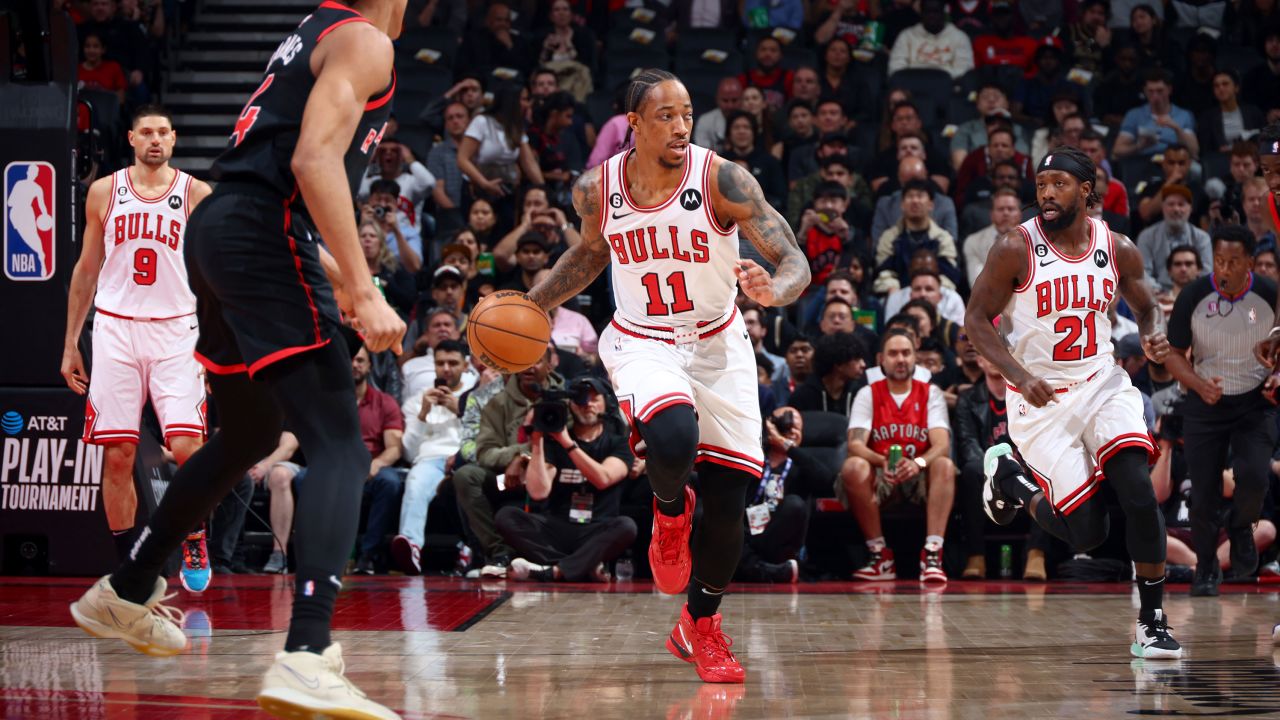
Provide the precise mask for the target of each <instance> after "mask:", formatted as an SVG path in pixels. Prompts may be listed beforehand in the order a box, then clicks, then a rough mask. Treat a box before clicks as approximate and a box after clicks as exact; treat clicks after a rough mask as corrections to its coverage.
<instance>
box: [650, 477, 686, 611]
mask: <svg viewBox="0 0 1280 720" xmlns="http://www.w3.org/2000/svg"><path fill="white" fill-rule="evenodd" d="M695 502H697V498H696V497H695V496H694V494H693V488H691V487H689V486H688V485H686V486H685V487H684V512H683V513H681V514H680V515H677V516H676V517H671V516H669V515H663V514H662V513H661V512H659V511H658V499H657V498H654V499H653V537H652V538H650V539H649V568H650V569H651V570H652V571H653V584H654V585H655V586H656V587H657V588H658V590H659V591H661V592H664V593H666V594H668V595H675V594H676V593H682V592H684V589H685V588H686V587H688V586H689V573H690V572H692V571H693V557H692V555H691V554H690V553H689V531H690V530H692V529H693V506H694V503H695Z"/></svg>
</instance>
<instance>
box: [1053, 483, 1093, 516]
mask: <svg viewBox="0 0 1280 720" xmlns="http://www.w3.org/2000/svg"><path fill="white" fill-rule="evenodd" d="M1080 487H1081V489H1084V488H1088V489H1089V491H1088V492H1086V493H1085V494H1084V495H1081V496H1079V497H1077V498H1076V499H1075V500H1073V501H1071V503H1070V504H1067V503H1063V504H1062V505H1061V506H1056V505H1055V506H1054V507H1057V508H1058V512H1059V513H1061V514H1062V516H1063V517H1066V516H1068V515H1070V514H1071V513H1073V512H1075V511H1076V510H1079V509H1080V508H1082V507H1084V504H1085V502H1086V501H1087V500H1088V499H1089V498H1091V497H1093V496H1094V495H1095V494H1096V493H1097V492H1098V489H1099V488H1101V487H1102V483H1101V482H1099V480H1098V476H1097V475H1094V476H1093V478H1091V479H1090V481H1089V482H1087V483H1085V484H1084V485H1081V486H1080Z"/></svg>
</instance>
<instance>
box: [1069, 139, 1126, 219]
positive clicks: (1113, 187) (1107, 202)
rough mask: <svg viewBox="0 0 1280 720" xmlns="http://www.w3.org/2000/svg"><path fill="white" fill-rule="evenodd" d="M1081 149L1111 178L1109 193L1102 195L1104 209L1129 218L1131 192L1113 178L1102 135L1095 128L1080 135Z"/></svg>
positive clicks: (1108, 186) (1108, 187)
mask: <svg viewBox="0 0 1280 720" xmlns="http://www.w3.org/2000/svg"><path fill="white" fill-rule="evenodd" d="M1080 149H1081V150H1082V151H1084V154H1085V155H1088V156H1089V159H1090V160H1092V161H1093V164H1094V165H1095V166H1096V167H1100V168H1106V170H1107V177H1110V178H1111V181H1110V183H1108V185H1107V191H1106V192H1104V193H1099V194H1100V195H1102V209H1103V210H1104V211H1106V212H1112V213H1115V214H1117V215H1121V216H1124V217H1128V216H1129V191H1128V190H1125V187H1124V183H1122V182H1120V181H1119V180H1116V179H1115V178H1114V177H1112V176H1111V163H1109V162H1107V148H1106V145H1105V141H1104V140H1103V137H1102V135H1101V134H1099V133H1098V131H1097V130H1094V129H1093V128H1085V130H1084V132H1082V133H1080Z"/></svg>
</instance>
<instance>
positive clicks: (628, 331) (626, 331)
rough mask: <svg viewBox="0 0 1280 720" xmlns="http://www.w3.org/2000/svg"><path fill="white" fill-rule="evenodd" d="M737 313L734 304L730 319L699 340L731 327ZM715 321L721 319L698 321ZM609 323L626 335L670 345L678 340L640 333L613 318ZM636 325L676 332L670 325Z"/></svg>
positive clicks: (702, 335) (701, 324)
mask: <svg viewBox="0 0 1280 720" xmlns="http://www.w3.org/2000/svg"><path fill="white" fill-rule="evenodd" d="M737 315H738V308H737V306H736V305H735V306H734V308H733V311H732V312H731V313H730V314H729V316H728V319H727V320H725V321H724V323H723V324H722V325H720V326H719V327H717V328H715V329H714V330H708V331H707V332H705V333H702V334H701V335H699V336H698V339H699V340H706V339H707V338H709V337H714V336H715V335H717V334H719V333H720V332H721V331H722V330H724V329H725V328H727V327H729V326H730V325H732V324H733V319H734V318H735V317H737ZM720 317H721V318H723V317H725V316H723V315H721V316H720ZM628 322H630V321H628ZM714 322H719V320H718V319H717V320H707V321H703V322H700V323H698V327H704V326H706V325H710V324H711V323H714ZM609 323H610V324H611V325H613V327H614V328H616V329H617V330H618V332H621V333H623V334H625V335H630V336H631V337H635V338H640V339H641V340H657V341H658V342H664V343H667V344H668V345H674V344H675V342H676V341H675V339H674V338H664V337H653V336H652V335H642V334H641V333H638V332H636V331H634V330H631V329H630V328H627V327H623V326H622V325H621V324H620V323H619V322H618V321H617V319H611V320H610V321H609ZM636 327H638V328H642V329H645V330H653V331H655V332H669V333H674V332H675V331H674V330H672V329H671V328H669V327H650V326H648V325H636Z"/></svg>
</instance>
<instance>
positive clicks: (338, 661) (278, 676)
mask: <svg viewBox="0 0 1280 720" xmlns="http://www.w3.org/2000/svg"><path fill="white" fill-rule="evenodd" d="M343 671H344V666H343V664H342V646H341V645H339V644H338V643H333V644H332V645H330V646H329V647H328V648H325V651H324V654H323V655H317V654H315V653H312V652H281V653H276V662H275V664H274V665H272V666H271V668H270V669H268V670H267V674H266V675H264V676H263V678H262V691H261V692H259V693H258V706H259V707H261V708H262V709H263V710H265V711H266V712H267V713H268V714H270V715H274V716H276V717H282V718H310V717H324V718H338V719H339V720H400V716H399V715H397V714H396V713H394V712H392V711H391V710H390V709H389V708H385V707H383V706H381V705H379V704H378V703H376V702H374V701H372V700H370V699H369V698H368V697H367V696H366V695H365V694H364V693H363V692H361V691H360V689H359V688H357V687H356V686H355V685H354V684H352V682H351V681H350V680H348V679H347V678H346V676H345V675H343V674H342V673H343Z"/></svg>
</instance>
